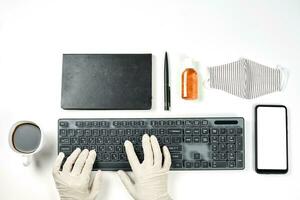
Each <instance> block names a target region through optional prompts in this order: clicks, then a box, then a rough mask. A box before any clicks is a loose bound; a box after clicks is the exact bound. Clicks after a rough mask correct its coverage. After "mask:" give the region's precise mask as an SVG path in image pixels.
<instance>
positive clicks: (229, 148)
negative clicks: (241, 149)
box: [227, 144, 235, 151]
mask: <svg viewBox="0 0 300 200" xmlns="http://www.w3.org/2000/svg"><path fill="white" fill-rule="evenodd" d="M227 148H228V151H235V144H228V145H227Z"/></svg>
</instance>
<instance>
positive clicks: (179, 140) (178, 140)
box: [172, 136, 182, 144]
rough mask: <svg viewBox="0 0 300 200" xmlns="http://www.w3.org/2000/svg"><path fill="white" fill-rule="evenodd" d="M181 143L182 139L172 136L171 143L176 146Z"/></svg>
mask: <svg viewBox="0 0 300 200" xmlns="http://www.w3.org/2000/svg"><path fill="white" fill-rule="evenodd" d="M181 142H182V137H179V136H173V137H172V143H175V144H178V143H181Z"/></svg>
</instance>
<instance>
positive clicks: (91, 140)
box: [87, 137, 95, 144]
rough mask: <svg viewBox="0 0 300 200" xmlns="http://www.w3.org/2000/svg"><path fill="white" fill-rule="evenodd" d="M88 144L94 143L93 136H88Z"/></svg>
mask: <svg viewBox="0 0 300 200" xmlns="http://www.w3.org/2000/svg"><path fill="white" fill-rule="evenodd" d="M87 142H88V144H95V138H93V137H90V138H88V141H87Z"/></svg>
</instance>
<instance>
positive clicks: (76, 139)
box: [70, 138, 79, 145]
mask: <svg viewBox="0 0 300 200" xmlns="http://www.w3.org/2000/svg"><path fill="white" fill-rule="evenodd" d="M70 142H71V144H72V145H78V144H79V140H78V138H70Z"/></svg>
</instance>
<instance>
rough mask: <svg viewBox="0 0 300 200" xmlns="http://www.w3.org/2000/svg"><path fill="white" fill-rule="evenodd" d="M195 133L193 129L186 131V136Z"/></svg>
mask: <svg viewBox="0 0 300 200" xmlns="http://www.w3.org/2000/svg"><path fill="white" fill-rule="evenodd" d="M192 133H193V131H192V129H185V130H184V134H185V135H191V134H192Z"/></svg>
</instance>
